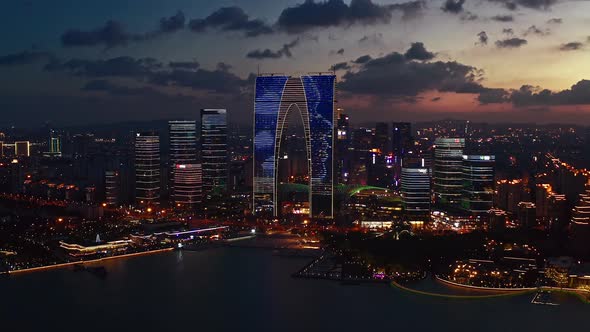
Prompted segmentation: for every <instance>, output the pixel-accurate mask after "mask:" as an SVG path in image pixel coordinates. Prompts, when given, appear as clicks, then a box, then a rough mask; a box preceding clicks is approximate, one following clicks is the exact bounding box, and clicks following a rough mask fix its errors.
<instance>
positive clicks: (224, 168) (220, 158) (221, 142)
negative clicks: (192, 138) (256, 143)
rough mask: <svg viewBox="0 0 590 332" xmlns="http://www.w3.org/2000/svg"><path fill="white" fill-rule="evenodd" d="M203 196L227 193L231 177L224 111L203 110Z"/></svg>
mask: <svg viewBox="0 0 590 332" xmlns="http://www.w3.org/2000/svg"><path fill="white" fill-rule="evenodd" d="M201 163H202V170H203V194H205V195H211V194H212V193H213V192H214V191H215V190H221V191H225V190H226V189H227V179H228V175H229V158H228V152H227V114H226V110H224V109H202V110H201Z"/></svg>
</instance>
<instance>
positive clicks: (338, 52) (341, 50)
mask: <svg viewBox="0 0 590 332" xmlns="http://www.w3.org/2000/svg"><path fill="white" fill-rule="evenodd" d="M336 54H339V55H342V54H344V49H343V48H341V49H339V50H338V51H336Z"/></svg>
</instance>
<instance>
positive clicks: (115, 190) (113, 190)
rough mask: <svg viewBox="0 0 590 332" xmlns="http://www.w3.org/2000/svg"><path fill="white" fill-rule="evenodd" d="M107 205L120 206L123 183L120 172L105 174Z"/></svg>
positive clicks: (107, 172)
mask: <svg viewBox="0 0 590 332" xmlns="http://www.w3.org/2000/svg"><path fill="white" fill-rule="evenodd" d="M104 182H105V203H106V204H107V205H108V206H111V207H114V206H117V205H118V204H119V191H120V190H119V189H120V186H121V182H120V180H119V172H118V171H106V172H105V181H104Z"/></svg>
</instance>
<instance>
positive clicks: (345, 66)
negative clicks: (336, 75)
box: [332, 62, 350, 71]
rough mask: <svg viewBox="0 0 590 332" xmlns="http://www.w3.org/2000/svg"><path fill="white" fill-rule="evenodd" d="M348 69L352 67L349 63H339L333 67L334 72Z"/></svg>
mask: <svg viewBox="0 0 590 332" xmlns="http://www.w3.org/2000/svg"><path fill="white" fill-rule="evenodd" d="M347 69H350V66H349V65H348V63H347V62H339V63H337V64H335V65H333V66H332V70H333V71H338V70H347Z"/></svg>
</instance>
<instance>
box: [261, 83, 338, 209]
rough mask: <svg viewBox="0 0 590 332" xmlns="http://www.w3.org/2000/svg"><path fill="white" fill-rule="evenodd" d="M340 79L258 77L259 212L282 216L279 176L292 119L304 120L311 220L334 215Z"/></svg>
mask: <svg viewBox="0 0 590 332" xmlns="http://www.w3.org/2000/svg"><path fill="white" fill-rule="evenodd" d="M335 82H336V76H335V75H332V74H329V75H321V74H318V75H305V76H300V77H290V76H282V75H262V76H258V77H257V78H256V96H255V100H254V118H255V119H254V211H255V213H263V212H264V213H270V214H272V215H273V216H276V215H277V212H278V210H279V209H278V206H277V204H278V202H277V199H276V198H277V173H278V161H279V160H278V156H279V151H280V149H281V137H282V134H283V130H284V129H285V128H286V123H285V122H286V120H287V115H288V113H289V112H290V111H292V110H295V111H297V112H298V113H299V114H300V115H301V119H302V122H303V129H304V136H305V150H306V154H307V160H308V169H309V170H310V176H309V178H310V181H309V202H310V216H311V217H332V216H333V210H334V208H333V191H334V185H333V183H334V179H333V176H334V173H333V167H334V165H333V153H334V149H333V148H334V95H335Z"/></svg>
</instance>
